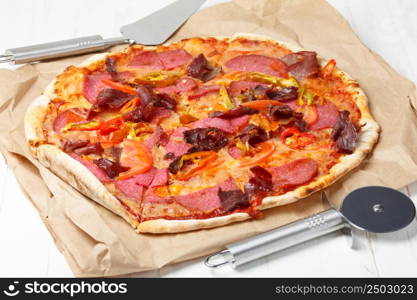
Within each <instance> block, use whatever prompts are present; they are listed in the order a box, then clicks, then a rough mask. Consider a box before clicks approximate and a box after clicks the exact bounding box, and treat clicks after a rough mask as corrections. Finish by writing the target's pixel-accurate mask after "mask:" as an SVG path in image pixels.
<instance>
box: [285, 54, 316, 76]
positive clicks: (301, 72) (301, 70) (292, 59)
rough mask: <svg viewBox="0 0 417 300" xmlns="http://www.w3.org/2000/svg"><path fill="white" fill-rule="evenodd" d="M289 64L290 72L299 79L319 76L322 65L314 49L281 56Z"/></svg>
mask: <svg viewBox="0 0 417 300" xmlns="http://www.w3.org/2000/svg"><path fill="white" fill-rule="evenodd" d="M281 59H282V61H283V62H284V63H286V64H287V66H288V72H290V73H291V74H292V75H293V76H295V77H296V78H297V79H298V80H302V79H304V78H308V77H314V76H317V74H318V73H319V72H320V65H319V63H318V61H317V53H316V52H312V51H300V52H296V53H291V54H288V55H286V56H284V57H283V58H281Z"/></svg>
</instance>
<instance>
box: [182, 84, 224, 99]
mask: <svg viewBox="0 0 417 300" xmlns="http://www.w3.org/2000/svg"><path fill="white" fill-rule="evenodd" d="M221 87H222V86H221V85H202V86H201V87H199V88H198V89H197V90H196V91H195V92H194V93H193V94H191V95H190V96H188V99H197V98H201V97H203V96H205V95H208V94H211V93H217V92H218V91H219V90H220V88H221Z"/></svg>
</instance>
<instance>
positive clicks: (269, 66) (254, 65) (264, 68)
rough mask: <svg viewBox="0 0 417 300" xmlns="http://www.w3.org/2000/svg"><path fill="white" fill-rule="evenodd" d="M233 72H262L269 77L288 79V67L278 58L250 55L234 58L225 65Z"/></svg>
mask: <svg viewBox="0 0 417 300" xmlns="http://www.w3.org/2000/svg"><path fill="white" fill-rule="evenodd" d="M225 67H226V68H227V69H228V70H231V71H241V72H261V73H265V74H268V75H273V76H279V77H288V71H287V65H286V64H285V63H283V62H282V61H281V60H279V59H278V58H274V57H269V56H265V55H257V54H248V55H240V56H236V57H234V58H232V59H231V60H229V61H227V62H226V63H225Z"/></svg>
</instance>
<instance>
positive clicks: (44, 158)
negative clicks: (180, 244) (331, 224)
mask: <svg viewBox="0 0 417 300" xmlns="http://www.w3.org/2000/svg"><path fill="white" fill-rule="evenodd" d="M216 38H219V39H221V38H224V37H216ZM238 38H250V39H257V40H266V41H271V42H273V43H279V44H280V45H283V46H284V47H287V48H288V49H290V50H292V51H301V50H303V49H302V48H299V47H295V46H293V45H290V44H288V43H283V42H277V41H275V40H273V39H271V38H269V37H265V36H259V35H254V34H247V33H239V34H236V35H235V36H234V37H233V38H231V39H230V41H233V40H234V39H238ZM152 48H154V47H144V49H152ZM108 54H110V53H102V54H97V55H94V56H92V57H90V58H89V59H87V60H86V61H84V62H83V63H82V64H81V65H80V66H87V65H89V64H90V63H93V62H96V61H99V60H102V59H105V57H106V56H107V55H108ZM319 61H320V63H321V64H322V65H325V64H326V63H327V62H326V61H324V60H323V59H321V58H319ZM335 72H336V75H337V76H340V78H342V80H343V81H344V82H346V83H350V85H349V88H350V89H351V90H352V91H353V92H354V93H355V94H356V95H355V97H354V101H355V103H356V105H357V106H358V108H359V110H360V112H361V119H360V124H364V125H363V127H362V129H361V133H360V137H359V142H358V146H357V148H356V149H355V152H353V153H352V154H350V155H347V156H344V157H342V158H341V161H340V162H339V163H338V164H336V165H334V166H333V167H332V168H331V169H330V172H329V174H327V175H325V176H321V177H319V178H317V179H316V180H314V181H312V182H310V183H309V184H307V185H304V186H300V187H298V188H296V189H295V190H293V191H290V192H288V193H286V194H283V195H280V196H273V197H267V198H264V199H263V202H262V205H261V206H260V209H262V210H263V209H267V208H271V207H276V206H281V205H286V204H290V203H292V202H295V201H297V200H299V199H302V198H305V197H307V196H309V195H311V194H313V193H315V192H317V191H319V190H321V189H324V188H325V187H327V186H329V185H330V184H332V183H334V182H335V181H337V180H338V179H339V178H341V177H342V176H343V175H345V174H346V173H348V172H349V171H351V170H352V169H354V168H356V167H357V166H358V165H359V164H360V163H361V162H362V161H363V160H364V158H365V157H366V155H367V154H368V153H369V152H371V150H372V148H373V146H374V145H375V143H376V142H377V140H378V136H379V131H380V127H379V125H378V124H377V123H376V121H375V120H374V119H373V118H372V116H371V114H370V112H369V107H368V100H367V97H366V95H365V93H364V92H363V90H362V89H361V88H360V87H359V84H358V83H357V82H356V81H355V80H353V79H352V78H351V77H350V76H349V75H348V74H346V73H345V72H343V71H341V70H339V69H336V70H335ZM54 83H55V80H53V81H52V82H51V83H50V84H49V85H48V87H47V88H46V89H45V92H44V94H43V95H41V96H39V97H38V98H36V99H35V100H34V102H33V103H32V104H31V105H30V106H29V108H28V110H27V112H26V115H25V121H24V124H25V135H26V140H27V142H28V144H29V147H30V149H31V152H32V153H33V155H34V156H35V157H36V158H37V159H38V160H39V161H40V162H41V163H42V164H43V165H45V166H46V167H47V168H49V169H51V170H52V171H53V172H54V173H56V174H57V175H58V176H59V177H61V178H62V179H63V180H65V181H66V182H68V183H69V184H71V185H72V186H73V187H74V188H76V189H78V190H79V191H81V192H82V193H83V194H85V195H86V196H88V197H89V198H91V199H92V200H94V201H96V202H97V203H99V204H101V205H103V206H104V207H106V208H108V209H109V210H111V211H113V212H114V213H116V214H118V215H119V216H121V217H122V218H124V219H125V220H126V221H127V222H129V223H130V224H131V225H132V226H133V227H134V228H135V230H136V232H138V233H175V232H185V231H191V230H197V229H203V228H212V227H217V226H222V225H226V224H229V223H233V222H238V221H243V220H246V219H249V218H250V216H249V215H248V214H247V213H241V212H239V213H232V214H230V215H225V216H219V217H213V218H208V219H187V220H167V219H155V220H149V221H145V222H142V223H139V222H138V221H137V220H136V219H134V218H133V217H132V216H131V215H130V214H128V213H127V212H126V210H125V209H124V207H123V205H122V204H121V203H120V201H119V200H117V198H116V197H114V196H113V195H112V194H111V193H110V192H109V191H107V189H106V188H105V186H104V185H103V184H102V183H101V182H100V181H99V180H98V179H97V178H96V177H95V176H94V175H93V174H92V173H91V172H89V171H88V169H87V168H86V167H85V166H83V165H82V164H81V163H79V162H77V161H76V160H74V159H72V158H71V157H70V156H69V155H67V154H66V153H64V152H63V151H61V150H60V149H59V148H58V147H56V146H52V145H43V144H42V141H43V133H42V122H43V119H44V117H45V115H46V113H47V111H46V108H47V106H48V103H49V101H50V100H51V99H52V98H53V96H54V92H53V86H54Z"/></svg>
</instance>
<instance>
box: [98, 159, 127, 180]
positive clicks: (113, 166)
mask: <svg viewBox="0 0 417 300" xmlns="http://www.w3.org/2000/svg"><path fill="white" fill-rule="evenodd" d="M93 163H95V164H96V165H97V167H99V168H100V169H101V170H103V171H104V172H105V173H106V175H107V176H108V177H110V178H115V177H117V176H118V175H119V174H120V173H121V172H124V171H126V170H127V169H128V168H125V167H122V166H121V165H120V164H119V163H117V162H114V161H112V160H110V159H107V158H99V159H95V160H93Z"/></svg>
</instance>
